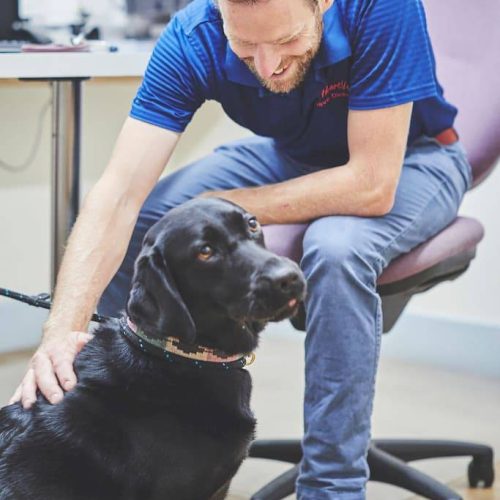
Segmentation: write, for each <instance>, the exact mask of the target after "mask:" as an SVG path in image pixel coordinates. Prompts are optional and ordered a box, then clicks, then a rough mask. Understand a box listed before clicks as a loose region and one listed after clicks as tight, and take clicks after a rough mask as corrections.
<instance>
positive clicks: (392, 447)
mask: <svg viewBox="0 0 500 500" xmlns="http://www.w3.org/2000/svg"><path fill="white" fill-rule="evenodd" d="M249 456H250V457H254V458H268V459H272V460H280V461H283V462H290V463H293V464H295V465H294V467H292V468H291V469H289V470H288V471H286V472H284V473H283V474H281V475H280V476H278V477H277V478H276V479H274V480H273V481H271V482H270V483H268V484H267V485H265V486H264V487H263V488H261V489H260V490H259V491H258V492H257V493H255V494H254V495H253V496H252V500H279V499H281V498H284V497H286V496H288V495H291V494H292V493H293V492H294V491H295V481H296V479H297V476H298V473H299V465H298V464H299V462H300V460H301V458H302V449H301V445H300V441H298V440H270V441H265V440H259V441H255V442H254V443H253V444H252V446H251V448H250V452H249ZM467 456H470V457H472V461H471V462H470V464H469V468H468V477H469V485H470V486H471V487H472V488H476V487H478V486H482V487H484V488H489V487H490V486H491V485H492V484H493V481H494V474H495V473H494V467H493V450H492V449H491V448H490V447H489V446H485V445H480V444H475V443H465V442H459V441H431V440H430V441H421V440H400V439H380V440H374V441H372V444H371V446H370V449H369V451H368V465H369V467H370V480H371V481H378V482H382V483H387V484H392V485H394V486H399V487H400V488H404V489H406V490H409V491H412V492H413V493H416V494H417V495H421V496H423V497H425V498H429V499H431V500H455V499H460V498H461V497H460V495H458V494H457V493H455V492H454V491H453V490H451V489H450V488H448V487H447V486H445V485H444V484H441V483H439V482H438V481H436V480H435V479H433V478H432V477H430V476H428V475H427V474H424V473H423V472H420V471H419V470H417V469H415V468H413V467H410V466H409V465H407V463H406V462H411V461H413V460H422V459H426V458H442V457H467Z"/></svg>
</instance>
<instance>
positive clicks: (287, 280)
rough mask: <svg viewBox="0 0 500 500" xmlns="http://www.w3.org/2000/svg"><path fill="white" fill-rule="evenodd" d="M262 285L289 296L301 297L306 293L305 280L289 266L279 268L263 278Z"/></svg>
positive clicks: (268, 272)
mask: <svg viewBox="0 0 500 500" xmlns="http://www.w3.org/2000/svg"><path fill="white" fill-rule="evenodd" d="M261 285H263V286H264V287H265V288H269V289H270V290H272V291H274V292H281V293H283V294H286V295H287V296H290V297H292V296H295V295H300V294H301V293H302V292H303V291H304V280H303V278H302V276H301V275H300V273H299V272H298V271H296V270H295V269H293V268H291V267H289V266H279V267H275V268H274V269H272V270H268V271H267V272H266V273H265V274H264V275H262V276H261Z"/></svg>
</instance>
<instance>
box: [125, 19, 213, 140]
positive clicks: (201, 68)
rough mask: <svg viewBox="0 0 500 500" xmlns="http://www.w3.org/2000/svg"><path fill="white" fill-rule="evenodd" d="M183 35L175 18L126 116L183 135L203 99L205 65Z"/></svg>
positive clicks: (193, 44) (191, 40) (197, 51)
mask: <svg viewBox="0 0 500 500" xmlns="http://www.w3.org/2000/svg"><path fill="white" fill-rule="evenodd" d="M192 38H193V37H189V36H188V35H186V33H185V32H184V30H183V28H182V26H181V23H180V22H179V20H178V17H177V16H176V17H174V18H173V19H172V21H171V22H170V23H169V24H168V26H167V27H166V28H165V30H164V32H163V33H162V35H161V37H160V39H159V40H158V42H157V44H156V46H155V49H154V51H153V53H152V55H151V58H150V60H149V63H148V66H147V69H146V73H145V75H144V79H143V81H142V84H141V86H140V88H139V90H138V92H137V95H136V96H135V98H134V100H133V102H132V109H131V111H130V116H131V117H133V118H136V119H138V120H141V121H144V122H147V123H151V124H152V125H157V126H159V127H162V128H166V129H169V130H173V131H174V132H183V131H184V129H185V128H186V127H187V125H188V123H189V122H190V120H191V118H192V117H193V115H194V113H195V111H196V110H197V109H198V108H199V107H200V106H201V104H202V103H203V102H204V101H205V99H206V96H207V92H208V90H207V85H206V82H207V70H206V67H207V65H206V64H205V65H204V64H203V62H202V57H200V56H201V55H202V52H201V50H200V49H199V47H198V46H197V42H198V41H197V40H193V39H192Z"/></svg>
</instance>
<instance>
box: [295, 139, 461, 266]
mask: <svg viewBox="0 0 500 500" xmlns="http://www.w3.org/2000/svg"><path fill="white" fill-rule="evenodd" d="M470 185H471V173H470V166H469V164H468V162H467V159H466V157H465V153H464V151H463V149H462V147H461V146H460V145H459V144H456V145H453V146H448V147H443V146H441V145H439V144H438V143H437V142H436V141H434V140H433V139H428V138H422V139H421V140H419V141H418V142H417V143H416V144H415V145H414V146H413V147H411V148H409V149H408V152H407V154H406V157H405V161H404V166H403V168H402V172H401V177H400V180H399V184H398V188H397V192H396V197H395V202H394V206H393V208H392V209H391V211H390V212H389V213H388V214H387V215H385V216H382V217H354V216H332V217H324V218H322V219H318V220H317V221H315V222H313V223H312V224H311V225H310V226H309V228H308V230H307V231H306V234H305V239H304V254H305V255H306V253H307V252H308V249H309V248H310V247H311V246H313V247H317V246H318V245H319V246H324V247H325V251H326V252H327V253H328V252H330V253H331V254H332V258H333V259H342V258H347V257H348V256H349V254H353V253H356V254H357V256H358V257H360V258H361V259H362V260H363V261H365V262H366V263H367V264H369V265H370V267H372V268H373V269H374V270H375V272H376V275H377V276H378V275H379V274H380V273H381V272H382V271H383V269H384V268H385V267H386V266H387V265H388V264H389V262H390V261H391V260H393V259H394V258H396V257H397V256H399V255H401V254H403V253H406V252H409V251H410V250H412V249H413V248H414V247H415V246H417V245H419V244H420V243H422V242H424V241H426V240H428V239H429V238H431V237H432V236H434V235H435V234H437V233H438V232H439V231H441V230H442V229H444V228H445V227H446V226H448V225H449V224H450V223H451V222H452V221H453V220H454V219H455V217H456V215H457V212H458V208H459V206H460V202H461V200H462V198H463V195H464V193H465V192H466V191H467V189H468V188H469V187H470Z"/></svg>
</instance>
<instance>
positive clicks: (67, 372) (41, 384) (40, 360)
mask: <svg viewBox="0 0 500 500" xmlns="http://www.w3.org/2000/svg"><path fill="white" fill-rule="evenodd" d="M91 338H92V335H91V334H89V333H86V332H69V333H64V334H55V333H52V334H50V333H46V334H45V335H44V339H43V340H42V342H41V344H40V346H39V347H38V349H37V350H36V352H35V354H34V355H33V357H32V358H31V360H30V363H29V367H28V371H27V372H26V375H25V376H24V379H23V380H22V382H21V384H20V385H19V387H18V388H17V389H16V391H15V393H14V395H13V396H12V398H11V399H10V401H9V404H12V403H15V402H17V401H21V403H22V405H23V407H24V408H25V409H27V408H30V407H31V405H32V404H33V403H34V402H35V401H36V391H37V388H39V389H40V391H41V392H42V393H43V394H44V395H45V397H46V398H47V399H48V400H49V401H50V402H51V403H52V404H56V403H59V401H61V400H62V398H63V395H64V393H63V389H64V390H65V391H69V390H71V389H73V387H74V386H75V384H76V376H75V372H74V370H73V361H74V359H75V357H76V355H77V354H78V353H79V352H80V351H81V350H82V348H83V346H84V345H85V344H86V343H87V342H88V341H89V340H90V339H91Z"/></svg>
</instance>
